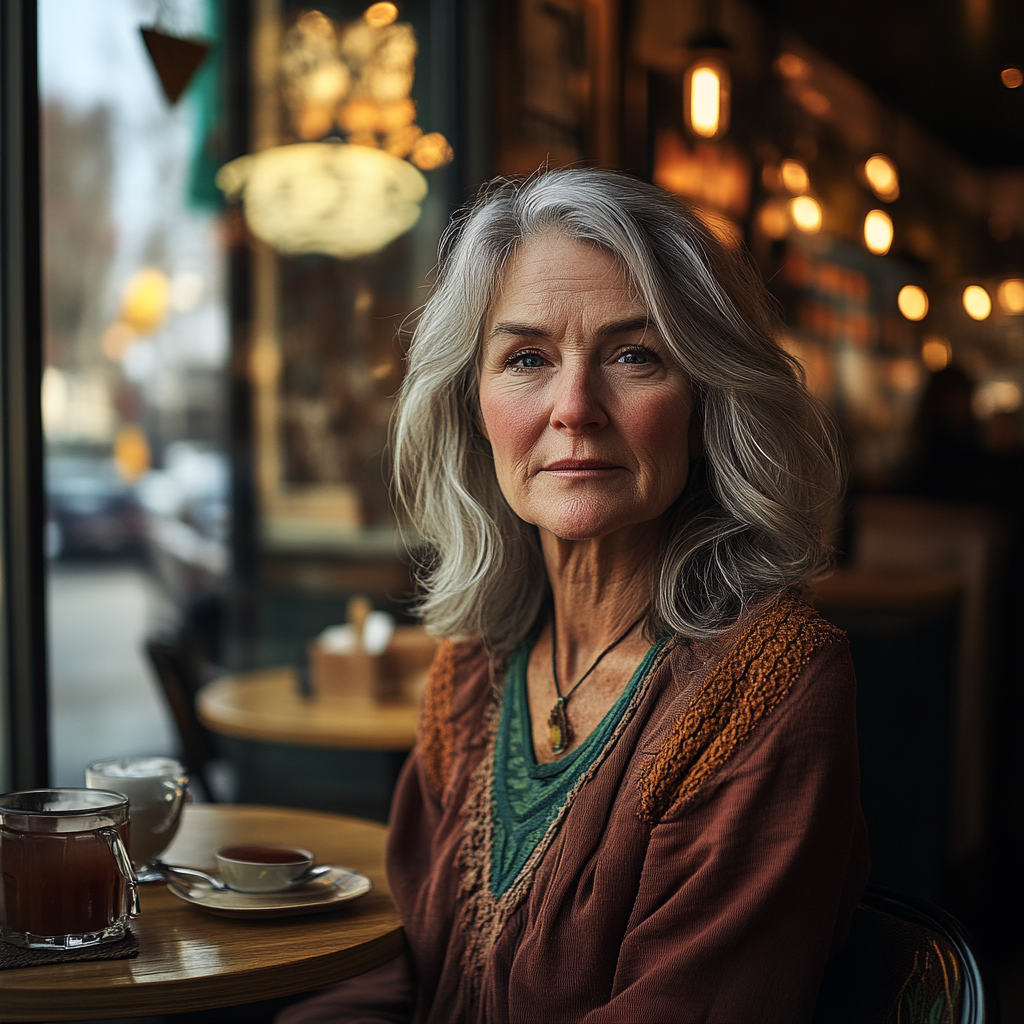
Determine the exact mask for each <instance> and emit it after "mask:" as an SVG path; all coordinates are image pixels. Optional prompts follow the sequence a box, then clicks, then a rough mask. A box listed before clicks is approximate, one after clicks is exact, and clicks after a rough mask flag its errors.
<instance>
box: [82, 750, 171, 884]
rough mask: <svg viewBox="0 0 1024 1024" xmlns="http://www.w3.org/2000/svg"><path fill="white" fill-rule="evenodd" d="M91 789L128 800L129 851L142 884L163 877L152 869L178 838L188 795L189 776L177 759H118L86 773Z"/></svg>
mask: <svg viewBox="0 0 1024 1024" xmlns="http://www.w3.org/2000/svg"><path fill="white" fill-rule="evenodd" d="M85 784H86V786H87V787H88V788H89V789H111V790H114V792H116V793H123V794H124V795H125V796H126V797H128V806H129V813H130V817H131V824H130V826H129V830H128V833H129V834H128V850H129V852H130V854H131V858H132V864H134V865H135V870H136V872H138V876H139V881H140V882H155V881H159V880H160V879H162V878H163V875H162V874H161V873H160V872H159V871H157V870H154V869H153V868H148V867H147V865H148V864H149V863H150V861H152V860H154V859H155V858H157V857H158V856H159V855H160V854H161V853H163V852H164V850H166V849H167V847H168V846H170V845H171V840H172V839H173V838H174V837H175V835H177V832H178V827H179V826H180V824H181V809H182V807H183V806H184V804H185V798H186V796H187V795H188V773H187V772H186V771H185V766H184V765H183V764H182V763H181V762H180V761H176V760H175V759H174V758H173V757H118V758H115V759H113V760H110V761H94V762H93V763H92V764H91V765H89V766H88V768H86V769H85Z"/></svg>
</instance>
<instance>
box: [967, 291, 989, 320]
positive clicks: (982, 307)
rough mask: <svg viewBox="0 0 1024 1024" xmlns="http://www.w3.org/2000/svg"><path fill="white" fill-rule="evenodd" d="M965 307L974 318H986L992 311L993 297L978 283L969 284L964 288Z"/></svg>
mask: <svg viewBox="0 0 1024 1024" xmlns="http://www.w3.org/2000/svg"><path fill="white" fill-rule="evenodd" d="M964 309H966V310H967V315H968V316H969V317H970V318H971V319H972V320H984V319H986V318H987V317H988V315H989V313H991V312H992V299H991V298H990V297H989V294H988V292H987V291H985V289H984V288H982V287H981V285H978V284H969V285H968V286H967V287H966V288H965V289H964Z"/></svg>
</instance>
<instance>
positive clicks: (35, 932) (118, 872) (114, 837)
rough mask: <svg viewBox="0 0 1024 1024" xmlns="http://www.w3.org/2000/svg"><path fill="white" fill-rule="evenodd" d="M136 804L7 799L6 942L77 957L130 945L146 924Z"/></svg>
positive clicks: (0, 838) (2, 805) (1, 911)
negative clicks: (134, 843)
mask: <svg viewBox="0 0 1024 1024" xmlns="http://www.w3.org/2000/svg"><path fill="white" fill-rule="evenodd" d="M127 838H128V801H127V800H126V799H125V797H123V796H122V795H121V794H120V793H111V792H108V791H106V790H101V789H35V790H27V791H25V792H22V793H7V794H5V795H3V796H0V939H3V940H4V941H5V942H9V943H12V944H13V945H15V946H27V947H30V948H48V949H74V948H76V947H79V946H95V945H98V944H99V943H101V942H113V941H115V940H116V939H120V938H123V937H124V934H125V931H126V929H127V927H128V918H129V917H138V914H139V894H138V887H137V886H136V879H135V872H134V871H132V863H131V860H130V859H129V857H128V850H127V847H126V846H125V840H126V839H127Z"/></svg>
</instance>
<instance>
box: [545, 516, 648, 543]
mask: <svg viewBox="0 0 1024 1024" xmlns="http://www.w3.org/2000/svg"><path fill="white" fill-rule="evenodd" d="M534 525H536V526H537V528H538V529H539V530H540V531H541V532H542V533H549V534H551V535H552V536H553V537H556V538H557V539H558V540H563V541H588V540H600V539H601V538H602V537H607V536H608V535H609V534H612V533H615V532H616V531H617V530H621V529H623V528H625V527H629V526H633V525H639V523H635V522H634V521H633V520H632V519H631V518H630V517H628V516H608V515H607V514H606V513H605V514H595V513H590V514H587V513H586V512H573V513H570V514H563V515H559V516H551V517H544V518H543V519H542V520H541V521H539V522H536V523H535V524H534Z"/></svg>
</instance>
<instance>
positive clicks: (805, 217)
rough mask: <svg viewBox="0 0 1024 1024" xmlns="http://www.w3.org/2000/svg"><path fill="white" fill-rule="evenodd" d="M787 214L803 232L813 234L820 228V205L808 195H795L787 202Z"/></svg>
mask: <svg viewBox="0 0 1024 1024" xmlns="http://www.w3.org/2000/svg"><path fill="white" fill-rule="evenodd" d="M789 215H790V216H791V217H792V218H793V223H794V224H795V225H796V226H797V227H798V228H799V229H800V230H801V231H803V232H806V233H807V234H809V235H813V234H814V233H815V232H817V231H820V230H821V207H820V206H819V205H818V203H817V201H816V200H814V199H812V198H811V197H810V196H797V197H796V199H791V200H790V202H789Z"/></svg>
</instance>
